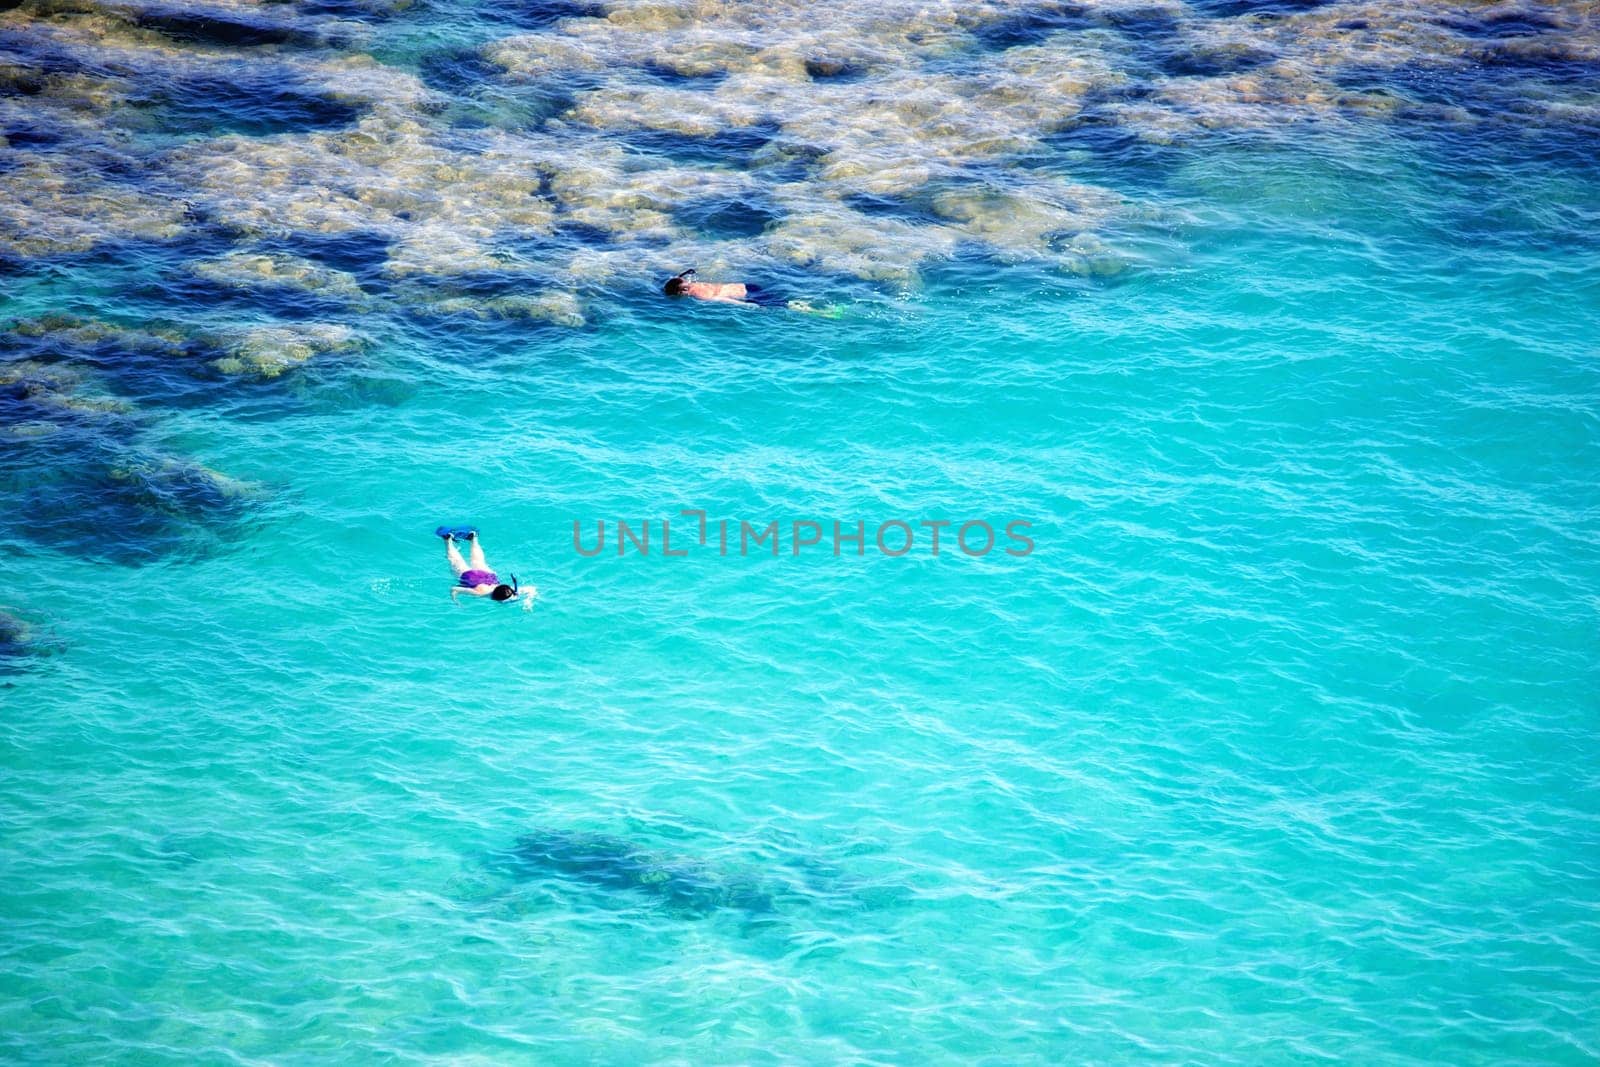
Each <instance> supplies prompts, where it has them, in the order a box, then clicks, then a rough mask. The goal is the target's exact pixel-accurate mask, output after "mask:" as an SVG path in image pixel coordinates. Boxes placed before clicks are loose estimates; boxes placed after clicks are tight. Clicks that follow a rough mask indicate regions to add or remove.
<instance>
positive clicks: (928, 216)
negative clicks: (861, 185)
mask: <svg viewBox="0 0 1600 1067" xmlns="http://www.w3.org/2000/svg"><path fill="white" fill-rule="evenodd" d="M844 203H845V206H847V207H849V208H851V209H852V210H855V211H859V212H861V214H863V215H870V216H871V217H873V218H875V219H895V220H897V221H901V222H912V223H916V224H917V225H919V226H926V225H930V224H938V223H942V222H943V221H944V220H943V219H941V218H940V217H939V216H938V215H937V214H936V213H935V212H934V210H933V203H932V196H931V194H930V192H929V191H928V190H921V191H919V192H918V193H917V195H915V196H912V197H898V196H880V195H878V194H875V193H852V194H850V195H849V196H846V197H845V198H844Z"/></svg>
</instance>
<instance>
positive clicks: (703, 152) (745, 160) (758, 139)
mask: <svg viewBox="0 0 1600 1067" xmlns="http://www.w3.org/2000/svg"><path fill="white" fill-rule="evenodd" d="M777 136H778V125H777V123H771V122H763V123H758V124H756V125H753V126H736V127H729V128H727V129H722V130H718V131H717V132H716V133H713V134H709V135H707V136H704V137H695V136H691V135H689V134H686V133H678V132H676V131H672V130H633V131H630V132H629V133H628V134H627V143H628V144H629V145H630V146H631V147H633V148H635V149H638V150H640V151H643V152H648V153H650V154H652V155H660V156H665V157H666V158H668V159H671V160H673V161H674V162H678V163H685V164H689V165H692V166H703V167H705V166H708V167H735V168H738V169H740V170H745V169H748V168H749V167H751V166H752V164H753V163H754V161H755V159H756V157H757V156H758V154H760V153H762V152H763V151H764V150H765V149H766V148H767V146H768V145H769V144H770V143H771V142H772V141H773V139H774V138H776V137H777Z"/></svg>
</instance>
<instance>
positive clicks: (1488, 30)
mask: <svg viewBox="0 0 1600 1067" xmlns="http://www.w3.org/2000/svg"><path fill="white" fill-rule="evenodd" d="M1436 21H1438V23H1439V24H1440V25H1442V26H1445V27H1448V28H1449V29H1452V30H1454V31H1456V32H1457V33H1462V34H1466V35H1467V36H1468V37H1476V38H1480V39H1485V40H1502V39H1504V38H1507V37H1533V36H1537V35H1539V34H1542V33H1548V32H1550V31H1552V30H1554V31H1559V30H1560V29H1561V25H1560V23H1558V22H1556V21H1554V20H1553V19H1549V18H1546V17H1545V16H1543V15H1541V14H1539V13H1538V12H1536V11H1530V10H1527V9H1521V10H1514V11H1506V12H1502V13H1498V14H1491V15H1488V16H1486V17H1484V18H1472V17H1470V15H1465V14H1463V13H1458V12H1452V13H1450V14H1449V15H1447V16H1444V17H1441V18H1439V19H1437V20H1436Z"/></svg>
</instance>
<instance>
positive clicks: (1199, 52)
mask: <svg viewBox="0 0 1600 1067" xmlns="http://www.w3.org/2000/svg"><path fill="white" fill-rule="evenodd" d="M1275 58H1277V57H1276V56H1275V55H1274V54H1273V53H1272V52H1268V51H1266V50H1265V49H1261V48H1251V47H1249V46H1248V45H1234V46H1229V47H1222V48H1211V47H1182V48H1177V49H1174V50H1172V51H1164V52H1162V53H1161V54H1160V55H1159V56H1158V57H1157V58H1156V66H1157V67H1158V68H1159V69H1160V71H1161V73H1163V74H1165V75H1167V76H1168V77H1173V78H1195V77H1198V78H1215V77H1219V76H1221V75H1225V74H1239V73H1242V72H1244V71H1247V70H1254V69H1255V68H1256V67H1259V66H1262V65H1263V64H1266V63H1270V62H1271V61H1272V60H1273V59H1275Z"/></svg>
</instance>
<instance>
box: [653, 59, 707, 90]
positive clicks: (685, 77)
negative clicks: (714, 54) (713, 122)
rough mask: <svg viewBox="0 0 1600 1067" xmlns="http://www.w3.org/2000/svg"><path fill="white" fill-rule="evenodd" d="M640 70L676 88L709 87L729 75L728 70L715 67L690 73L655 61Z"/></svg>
mask: <svg viewBox="0 0 1600 1067" xmlns="http://www.w3.org/2000/svg"><path fill="white" fill-rule="evenodd" d="M639 71H640V73H641V74H644V75H646V76H647V77H649V78H651V79H653V80H654V81H655V82H657V83H658V84H660V85H662V86H665V87H667V88H674V89H709V88H711V87H712V86H714V85H717V84H718V83H720V82H723V81H726V80H727V77H728V72H727V71H725V70H714V69H713V70H705V71H700V72H698V73H694V74H689V73H685V72H683V71H680V70H674V69H673V68H672V67H669V66H667V65H666V64H665V63H657V62H654V61H651V62H646V63H644V64H643V65H641V66H640V68H639Z"/></svg>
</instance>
